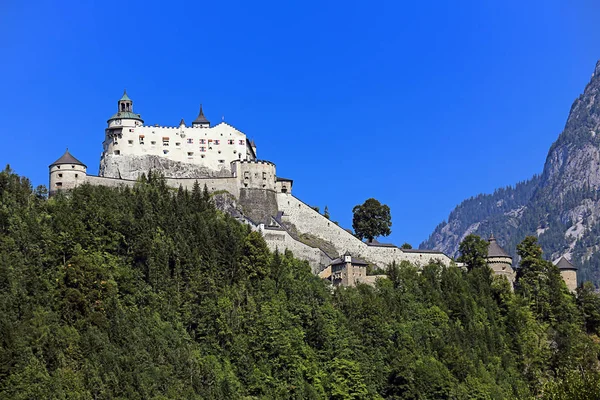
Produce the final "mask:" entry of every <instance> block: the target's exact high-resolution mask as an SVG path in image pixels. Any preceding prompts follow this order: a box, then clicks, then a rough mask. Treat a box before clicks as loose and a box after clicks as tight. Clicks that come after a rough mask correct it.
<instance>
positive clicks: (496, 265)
mask: <svg viewBox="0 0 600 400" xmlns="http://www.w3.org/2000/svg"><path fill="white" fill-rule="evenodd" d="M487 263H488V266H489V267H490V268H491V269H492V270H493V271H494V274H496V275H502V276H506V279H508V281H509V282H510V283H511V284H513V283H514V282H515V279H516V275H517V274H516V273H515V270H514V269H513V268H512V258H510V257H488V259H487Z"/></svg>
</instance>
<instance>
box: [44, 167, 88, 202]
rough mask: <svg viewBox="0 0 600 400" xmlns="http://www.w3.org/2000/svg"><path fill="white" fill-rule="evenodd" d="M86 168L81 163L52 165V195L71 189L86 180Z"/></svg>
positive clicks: (50, 189) (50, 188)
mask: <svg viewBox="0 0 600 400" xmlns="http://www.w3.org/2000/svg"><path fill="white" fill-rule="evenodd" d="M86 176H87V175H86V168H85V166H83V165H80V164H60V165H52V166H51V167H50V187H49V188H48V190H49V191H50V195H53V194H54V193H56V192H57V191H59V190H70V189H73V188H74V187H76V186H79V185H81V184H83V183H84V182H85V181H86Z"/></svg>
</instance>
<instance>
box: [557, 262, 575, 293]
mask: <svg viewBox="0 0 600 400" xmlns="http://www.w3.org/2000/svg"><path fill="white" fill-rule="evenodd" d="M555 265H556V266H557V267H558V269H559V270H560V276H561V277H562V278H563V281H565V283H566V285H567V288H568V289H569V290H570V291H571V292H574V291H575V290H576V289H577V267H576V266H574V265H573V264H572V263H571V261H569V259H568V258H567V257H565V256H562V257H561V258H559V260H558V261H557V262H556V263H555Z"/></svg>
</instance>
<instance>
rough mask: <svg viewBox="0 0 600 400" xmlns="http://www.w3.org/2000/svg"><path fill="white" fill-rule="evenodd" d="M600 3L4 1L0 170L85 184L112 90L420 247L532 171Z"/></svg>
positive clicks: (557, 119) (557, 126)
mask: <svg viewBox="0 0 600 400" xmlns="http://www.w3.org/2000/svg"><path fill="white" fill-rule="evenodd" d="M599 15H600V3H598V2H597V1H590V0H582V1H578V2H568V1H554V0H547V1H538V0H532V1H526V2H524V1H515V0H506V1H480V0H479V1H419V2H416V1H411V2H408V1H389V2H381V1H372V2H356V1H302V2H274V1H273V2H260V1H259V2H241V1H240V2H237V1H213V2H206V1H193V2H189V3H186V2H177V1H171V2H154V1H137V0H131V1H122V2H113V1H96V2H92V1H81V2H80V1H77V2H74V1H64V2H56V1H36V0H33V1H29V2H22V1H14V0H4V1H2V3H1V4H0V37H1V38H2V40H0V51H1V52H2V58H1V62H0V93H2V96H0V123H1V124H2V125H1V130H2V138H3V146H0V162H2V163H4V164H10V165H11V167H12V168H13V169H14V170H15V171H16V172H17V173H19V174H21V175H26V176H28V177H30V178H31V180H32V182H33V184H34V185H38V184H47V179H48V164H50V163H51V162H53V161H54V160H55V159H56V158H58V157H59V156H60V155H61V154H62V153H63V152H64V149H65V147H67V146H68V147H69V149H70V150H71V151H72V153H73V154H74V155H75V156H76V157H78V158H79V159H80V160H82V161H83V162H85V163H86V164H87V165H88V167H89V169H88V172H90V173H94V174H95V173H97V170H98V163H99V157H100V152H101V142H102V139H103V135H104V128H105V126H106V125H105V123H106V120H107V119H108V117H109V116H110V115H112V114H113V113H114V112H115V108H116V101H117V99H118V98H119V97H120V95H121V94H122V92H123V89H124V88H127V91H128V93H129V95H130V97H131V98H132V99H133V101H134V109H135V111H136V112H138V113H141V114H142V117H143V118H144V119H145V121H146V123H147V124H156V123H157V124H161V125H176V124H177V123H178V122H179V120H180V119H181V118H185V120H186V121H188V122H190V121H192V120H193V118H194V117H195V116H196V114H197V111H198V106H199V104H200V103H203V104H204V110H205V113H206V115H207V117H209V119H211V120H212V121H213V122H218V121H220V120H221V118H223V116H224V118H225V121H227V122H229V123H230V124H232V125H234V126H236V127H237V128H238V129H240V130H242V131H243V132H245V133H246V134H247V135H248V136H249V137H251V138H252V139H254V140H255V141H256V143H257V146H258V153H259V157H260V158H263V159H268V160H271V161H273V162H275V163H276V164H277V172H278V175H280V176H284V177H288V178H292V179H294V181H295V183H294V192H295V194H296V195H297V196H298V197H300V198H301V199H302V200H304V201H305V202H307V203H309V204H311V205H316V206H319V207H320V208H321V210H322V209H323V208H324V207H325V206H326V205H327V206H328V208H329V211H330V213H331V216H332V219H334V220H337V221H339V222H340V223H341V224H342V225H343V226H345V227H351V221H352V208H353V206H355V205H357V204H360V203H362V202H363V201H364V200H366V199H367V198H369V197H375V198H377V199H379V200H380V201H381V202H383V203H386V204H388V205H389V206H390V208H391V210H392V217H393V226H392V232H393V233H392V235H391V236H390V237H389V238H386V239H383V240H384V241H391V242H394V243H397V244H402V243H403V242H405V241H406V242H409V243H412V244H413V246H416V245H418V244H419V243H420V242H421V241H422V240H424V239H426V238H427V236H428V235H429V234H430V233H431V232H432V230H433V229H434V228H435V226H436V225H437V224H438V223H439V222H441V221H442V220H444V219H445V218H446V217H447V216H448V214H449V212H450V211H451V210H452V208H453V207H454V206H455V205H457V204H458V203H460V202H461V201H462V200H463V199H465V198H468V197H470V196H473V195H476V194H478V193H482V192H492V191H493V190H494V189H495V188H497V187H501V186H506V185H510V184H514V183H516V182H517V181H520V180H525V179H528V178H529V177H531V176H532V175H533V174H534V173H539V172H541V170H542V168H543V164H544V161H545V158H546V154H547V151H548V148H549V147H550V145H551V143H552V142H553V141H554V140H555V139H556V138H557V136H558V134H559V133H560V131H561V130H562V128H563V126H564V123H565V120H566V118H567V115H568V111H569V108H570V106H571V104H572V102H573V100H574V99H575V98H576V97H577V96H578V95H579V94H580V93H581V92H582V91H583V88H584V86H585V84H586V83H587V81H588V80H589V77H590V75H591V73H592V71H593V68H594V65H595V62H596V61H597V60H598V59H599V58H600V51H599V50H598V39H599V38H600V25H599V24H598V23H597V21H598V16H599Z"/></svg>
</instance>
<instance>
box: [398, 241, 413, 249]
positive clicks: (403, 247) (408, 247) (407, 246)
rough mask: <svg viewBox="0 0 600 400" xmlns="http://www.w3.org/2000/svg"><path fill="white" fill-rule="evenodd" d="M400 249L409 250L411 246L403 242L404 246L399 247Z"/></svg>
mask: <svg viewBox="0 0 600 400" xmlns="http://www.w3.org/2000/svg"><path fill="white" fill-rule="evenodd" d="M400 248H401V249H406V250H410V249H412V248H413V247H412V245H411V244H410V243H407V242H404V244H403V245H402V246H400Z"/></svg>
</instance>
